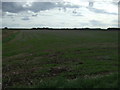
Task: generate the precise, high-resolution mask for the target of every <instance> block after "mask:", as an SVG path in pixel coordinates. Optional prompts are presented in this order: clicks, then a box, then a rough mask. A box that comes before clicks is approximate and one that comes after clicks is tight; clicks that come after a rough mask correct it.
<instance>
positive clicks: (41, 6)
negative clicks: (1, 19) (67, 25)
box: [2, 2, 79, 13]
mask: <svg viewBox="0 0 120 90" xmlns="http://www.w3.org/2000/svg"><path fill="white" fill-rule="evenodd" d="M55 7H61V8H63V9H64V10H65V11H66V8H79V6H77V5H70V4H64V3H57V4H56V3H54V2H32V3H31V4H30V5H28V3H26V2H2V10H3V12H11V13H19V12H22V11H28V10H30V11H32V12H39V11H44V10H50V9H53V8H55Z"/></svg>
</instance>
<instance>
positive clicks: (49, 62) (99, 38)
mask: <svg viewBox="0 0 120 90" xmlns="http://www.w3.org/2000/svg"><path fill="white" fill-rule="evenodd" d="M2 34H3V43H2V50H3V53H2V54H3V55H2V58H3V60H2V69H3V73H2V74H3V78H2V83H3V88H117V87H118V31H93V30H91V31H87V30H86V31H79V30H70V31H69V30H51V31H50V30H14V31H13V30H3V32H2Z"/></svg>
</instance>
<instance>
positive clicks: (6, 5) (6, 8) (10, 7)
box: [2, 2, 25, 13]
mask: <svg viewBox="0 0 120 90" xmlns="http://www.w3.org/2000/svg"><path fill="white" fill-rule="evenodd" d="M24 10H25V8H23V7H22V5H17V4H16V3H15V2H2V11H3V12H12V13H18V12H20V11H24Z"/></svg>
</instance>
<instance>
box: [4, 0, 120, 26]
mask: <svg viewBox="0 0 120 90" xmlns="http://www.w3.org/2000/svg"><path fill="white" fill-rule="evenodd" d="M8 1H9V0H8ZM5 26H7V27H20V28H21V27H28V28H31V27H53V28H62V27H63V28H65V27H68V28H77V27H79V28H86V27H91V28H108V27H118V1H117V0H116V1H115V0H114V1H113V0H106V1H105V0H104V1H103V0H62V2H52V0H51V1H49V2H47V0H46V2H40V0H39V1H37V0H27V1H26V2H25V0H24V2H5V1H4V2H2V27H5Z"/></svg>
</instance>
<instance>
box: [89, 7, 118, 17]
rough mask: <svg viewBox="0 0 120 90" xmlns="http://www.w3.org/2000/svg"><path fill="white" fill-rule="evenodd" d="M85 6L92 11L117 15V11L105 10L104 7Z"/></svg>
mask: <svg viewBox="0 0 120 90" xmlns="http://www.w3.org/2000/svg"><path fill="white" fill-rule="evenodd" d="M87 8H88V9H89V10H90V11H92V12H94V13H100V14H112V15H117V13H112V12H107V11H105V10H104V9H97V8H90V7H87Z"/></svg>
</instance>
